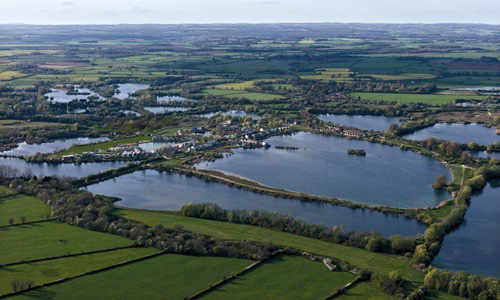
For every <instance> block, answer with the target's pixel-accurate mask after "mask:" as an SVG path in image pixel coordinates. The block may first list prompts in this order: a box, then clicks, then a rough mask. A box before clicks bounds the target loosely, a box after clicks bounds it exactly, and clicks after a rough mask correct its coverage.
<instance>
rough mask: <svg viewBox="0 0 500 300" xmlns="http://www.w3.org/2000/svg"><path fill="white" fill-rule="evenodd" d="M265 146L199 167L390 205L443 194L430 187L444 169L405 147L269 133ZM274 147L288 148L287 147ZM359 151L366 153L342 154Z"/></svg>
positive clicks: (432, 200) (428, 202)
mask: <svg viewBox="0 0 500 300" xmlns="http://www.w3.org/2000/svg"><path fill="white" fill-rule="evenodd" d="M267 142H268V143H270V144H271V145H272V146H273V147H271V148H269V149H262V148H260V149H252V150H245V149H242V148H238V149H235V150H234V152H235V154H234V155H231V156H229V157H227V158H223V159H218V160H216V161H215V162H212V163H201V164H198V165H197V166H196V167H197V168H199V169H211V170H221V171H224V172H228V173H232V174H237V175H240V176H243V177H246V178H249V179H252V180H255V181H258V182H260V183H262V184H265V185H268V186H272V187H277V188H284V189H288V190H291V191H296V192H303V193H308V194H314V195H320V196H328V197H336V198H340V199H345V200H349V201H353V202H358V203H366V204H373V205H387V206H392V207H405V208H408V207H425V206H433V205H437V204H438V203H439V202H441V201H443V200H446V199H448V198H449V194H448V193H446V192H443V191H436V190H434V189H433V188H432V187H431V185H432V184H433V183H434V182H435V181H436V178H437V177H438V176H440V175H442V174H446V175H447V176H448V178H451V177H450V172H449V170H448V169H447V168H446V167H445V166H444V165H443V164H441V163H440V162H439V161H438V160H436V159H434V158H430V157H427V156H423V155H419V154H417V153H414V152H411V151H409V150H401V149H400V148H397V147H389V146H384V145H380V144H376V143H369V142H366V141H358V140H349V139H346V138H340V137H326V136H321V135H315V134H310V133H304V132H301V133H297V134H294V135H291V136H275V137H272V138H270V139H268V140H267ZM274 146H293V147H298V148H300V149H299V150H293V151H287V150H279V149H275V148H274ZM348 149H363V150H365V151H366V153H367V155H366V156H354V155H348V154H347V150H348Z"/></svg>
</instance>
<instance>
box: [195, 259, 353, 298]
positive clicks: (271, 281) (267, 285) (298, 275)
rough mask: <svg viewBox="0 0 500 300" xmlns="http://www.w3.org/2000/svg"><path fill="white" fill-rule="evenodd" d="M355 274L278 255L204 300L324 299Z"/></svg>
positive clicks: (350, 279)
mask: <svg viewBox="0 0 500 300" xmlns="http://www.w3.org/2000/svg"><path fill="white" fill-rule="evenodd" d="M355 277H356V275H353V274H351V273H346V272H331V271H330V270H328V269H327V268H326V266H325V265H324V264H323V263H322V262H314V261H311V260H309V259H306V258H303V257H300V256H284V255H280V256H277V257H275V258H273V259H271V260H269V261H267V262H266V263H264V264H262V265H260V266H258V267H256V268H255V269H253V270H251V271H249V272H247V273H245V274H244V275H242V276H240V277H237V278H236V279H234V280H232V281H230V282H229V283H227V284H225V285H223V286H221V287H218V288H217V289H215V290H214V291H212V292H210V293H209V294H208V295H207V296H206V297H204V298H206V299H264V298H266V299H324V298H325V297H327V296H328V295H330V294H332V293H333V292H334V291H335V290H336V289H337V288H340V287H342V286H344V285H346V284H347V283H349V282H350V281H352V280H354V278H355Z"/></svg>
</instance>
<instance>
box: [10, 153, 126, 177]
mask: <svg viewBox="0 0 500 300" xmlns="http://www.w3.org/2000/svg"><path fill="white" fill-rule="evenodd" d="M125 164H126V162H122V161H118V162H96V163H82V164H73V163H71V164H49V163H28V162H26V161H25V160H23V159H21V158H10V157H9V158H5V157H0V165H7V166H11V167H13V168H16V169H18V170H19V171H20V172H21V173H23V172H24V171H25V170H27V169H30V170H31V171H32V172H33V174H34V175H36V176H40V174H43V175H46V176H52V175H57V176H59V177H63V176H66V177H77V178H80V177H85V176H87V175H90V174H97V173H100V172H104V171H107V170H109V169H116V168H120V167H123V166H125Z"/></svg>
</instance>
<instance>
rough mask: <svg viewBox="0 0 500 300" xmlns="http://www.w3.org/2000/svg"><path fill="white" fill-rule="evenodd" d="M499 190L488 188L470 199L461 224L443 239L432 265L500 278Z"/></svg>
mask: <svg viewBox="0 0 500 300" xmlns="http://www.w3.org/2000/svg"><path fill="white" fill-rule="evenodd" d="M499 229H500V187H498V182H497V183H496V188H493V187H492V185H491V184H488V185H487V186H486V188H485V189H484V191H483V193H481V194H480V195H477V196H474V197H472V199H471V205H470V207H469V210H468V211H467V213H466V215H465V221H464V223H463V224H462V225H461V226H460V227H459V228H458V229H457V230H455V231H453V232H452V233H450V234H449V235H447V236H446V237H445V238H444V242H443V247H442V248H441V252H439V255H438V256H437V257H436V258H435V259H434V261H433V263H432V264H433V265H435V266H437V267H440V268H445V269H448V270H451V271H458V270H464V271H466V272H469V273H471V274H480V275H483V276H494V277H500V251H499V250H500V234H499Z"/></svg>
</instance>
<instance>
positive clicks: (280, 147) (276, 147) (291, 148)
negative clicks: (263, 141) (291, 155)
mask: <svg viewBox="0 0 500 300" xmlns="http://www.w3.org/2000/svg"><path fill="white" fill-rule="evenodd" d="M274 148H275V149H279V150H299V147H293V146H274Z"/></svg>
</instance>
